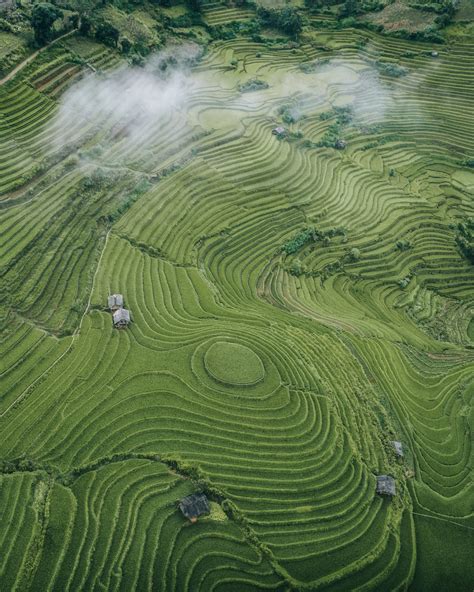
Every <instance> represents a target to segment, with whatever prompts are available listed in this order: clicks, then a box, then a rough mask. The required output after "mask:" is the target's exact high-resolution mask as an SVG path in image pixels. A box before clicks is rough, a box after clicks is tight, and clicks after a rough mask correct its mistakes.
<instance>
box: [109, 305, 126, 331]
mask: <svg viewBox="0 0 474 592" xmlns="http://www.w3.org/2000/svg"><path fill="white" fill-rule="evenodd" d="M113 319H114V327H116V328H117V329H123V328H125V327H126V326H127V325H128V324H129V323H130V311H129V310H127V309H126V308H119V309H118V310H116V311H115V312H114V314H113Z"/></svg>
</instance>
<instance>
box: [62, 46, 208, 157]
mask: <svg viewBox="0 0 474 592" xmlns="http://www.w3.org/2000/svg"><path fill="white" fill-rule="evenodd" d="M200 51H201V50H200V48H199V47H198V46H197V45H193V44H188V45H184V46H179V47H175V48H170V49H167V50H165V51H163V52H160V53H158V54H156V55H154V56H152V57H151V58H150V59H149V60H148V61H147V62H146V64H145V65H144V67H122V68H119V69H118V70H115V71H113V72H111V73H105V74H90V75H88V76H86V77H85V78H83V79H82V80H81V81H79V82H78V83H76V84H75V85H74V86H72V87H71V88H70V89H69V90H68V91H66V93H65V94H64V95H63V97H62V99H61V101H60V104H59V109H58V111H57V113H56V115H55V117H54V118H53V121H52V123H51V126H52V128H53V130H52V134H51V135H52V136H53V137H54V142H55V148H56V149H62V148H64V147H66V146H68V145H70V144H72V143H74V144H79V145H80V144H81V140H82V141H83V142H85V141H87V139H88V138H92V137H94V138H95V139H96V141H97V142H98V143H100V144H101V146H102V147H104V146H108V145H109V144H110V143H113V142H116V141H119V140H122V139H126V140H127V141H129V142H132V143H133V142H135V143H139V144H140V147H141V148H142V149H146V148H147V147H148V146H149V145H150V143H151V142H152V140H153V137H155V136H154V134H156V133H159V128H160V126H161V125H165V124H166V123H167V122H169V120H170V118H172V117H174V118H176V117H177V118H178V119H179V120H181V121H182V122H184V121H185V119H186V104H187V101H188V99H189V97H190V95H191V93H192V92H193V90H194V89H195V85H196V83H195V81H194V79H193V78H192V77H191V76H190V75H189V73H190V68H191V66H192V64H193V63H195V61H196V60H197V59H198V58H199V55H200ZM153 132H154V133H153Z"/></svg>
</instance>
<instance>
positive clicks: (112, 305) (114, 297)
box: [108, 294, 123, 310]
mask: <svg viewBox="0 0 474 592" xmlns="http://www.w3.org/2000/svg"><path fill="white" fill-rule="evenodd" d="M108 303H109V309H110V310H118V309H119V308H122V306H123V296H122V294H111V295H110V296H109V299H108Z"/></svg>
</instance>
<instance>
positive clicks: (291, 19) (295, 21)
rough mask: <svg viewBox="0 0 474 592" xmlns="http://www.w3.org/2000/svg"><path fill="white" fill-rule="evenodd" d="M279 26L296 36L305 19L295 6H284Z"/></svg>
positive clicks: (279, 18)
mask: <svg viewBox="0 0 474 592" xmlns="http://www.w3.org/2000/svg"><path fill="white" fill-rule="evenodd" d="M278 26H279V27H280V29H281V30H282V31H284V32H285V33H287V34H288V35H293V36H296V35H298V33H301V30H302V29H303V20H302V18H301V16H300V14H299V12H297V11H296V10H295V9H294V8H289V7H288V8H284V9H283V10H282V11H281V12H280V15H279V17H278Z"/></svg>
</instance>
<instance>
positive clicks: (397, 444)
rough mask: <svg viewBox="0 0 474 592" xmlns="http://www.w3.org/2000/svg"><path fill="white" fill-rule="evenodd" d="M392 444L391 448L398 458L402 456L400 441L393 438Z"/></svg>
mask: <svg viewBox="0 0 474 592" xmlns="http://www.w3.org/2000/svg"><path fill="white" fill-rule="evenodd" d="M392 446H393V449H394V450H395V454H396V455H397V456H398V458H403V446H402V443H401V442H398V441H397V440H393V442H392Z"/></svg>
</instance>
